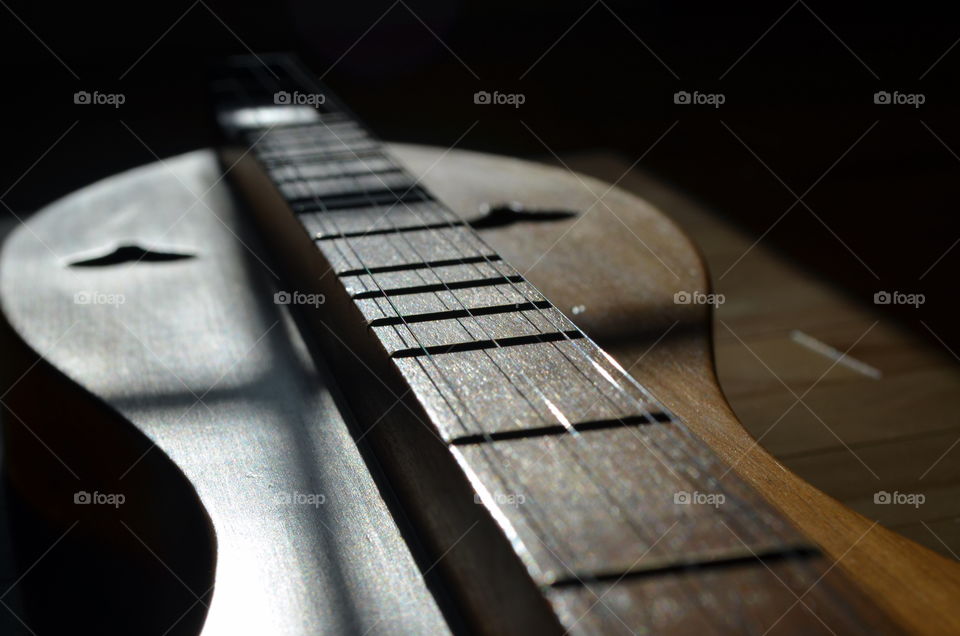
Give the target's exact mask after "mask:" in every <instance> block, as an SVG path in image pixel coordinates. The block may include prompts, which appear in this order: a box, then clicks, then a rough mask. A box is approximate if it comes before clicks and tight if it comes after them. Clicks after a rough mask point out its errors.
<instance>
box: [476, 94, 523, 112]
mask: <svg viewBox="0 0 960 636" xmlns="http://www.w3.org/2000/svg"><path fill="white" fill-rule="evenodd" d="M526 101H527V96H526V95H524V94H523V93H501V92H500V91H493V92H492V93H491V92H489V91H477V92H476V93H474V94H473V103H474V104H480V105H488V104H494V105H497V106H503V105H507V106H513V107H514V108H520V106H521V104H523V103H524V102H526Z"/></svg>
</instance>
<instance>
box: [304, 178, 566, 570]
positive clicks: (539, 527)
mask: <svg viewBox="0 0 960 636" xmlns="http://www.w3.org/2000/svg"><path fill="white" fill-rule="evenodd" d="M294 170H297V171H298V172H299V168H298V167H296V166H294ZM365 194H367V199H368V202H371V203H372V201H371V199H370V198H369V196H368V193H365ZM314 200H315V203H316V204H317V205H319V206H321V209H322V210H323V211H324V212H327V213H329V210H328V209H327V208H326V206H325V205H324V203H323V202H322V200H320V199H318V198H317V197H314ZM322 216H323V217H324V218H327V215H326V214H323V215H322ZM328 220H329V221H330V223H331V224H332V225H333V226H334V231H335V232H336V234H338V235H342V234H343V232H342V231H341V230H340V228H339V225H338V224H337V223H336V221H335V220H334V219H333V218H328ZM340 240H343V242H344V244H345V245H346V246H347V247H348V248H349V249H350V251H351V252H353V254H354V257H355V259H356V260H357V262H358V263H359V264H360V265H361V267H362V268H363V269H364V270H365V271H366V272H367V276H368V277H369V278H370V279H371V281H372V282H373V283H374V284H375V285H376V286H377V288H378V290H379V291H380V293H381V295H383V297H384V298H386V299H387V300H388V303H389V304H390V306H391V308H392V310H393V312H394V313H395V314H396V315H397V317H399V318H400V320H401V321H402V322H403V326H404V327H406V328H407V330H408V331H409V334H410V336H411V337H413V338H414V340H415V341H416V342H417V345H418V347H419V348H420V349H421V350H422V351H423V352H424V353H425V354H426V355H427V358H428V360H429V361H430V362H431V363H432V365H433V366H434V368H435V369H436V371H437V373H438V374H439V375H440V377H441V379H442V380H443V381H444V382H445V383H446V384H447V385H448V386H449V387H450V389H451V391H453V392H454V395H455V396H456V397H457V399H458V401H459V402H460V403H461V405H462V408H463V412H464V414H466V415H468V416H470V417H471V418H472V419H473V420H474V421H475V422H476V424H477V429H478V430H480V431H481V434H482V435H483V436H484V438H485V440H486V441H488V442H493V438H492V437H491V435H490V433H489V432H487V431H486V430H485V429H484V427H483V425H482V424H481V422H480V420H479V418H478V417H477V416H476V415H475V414H474V413H473V412H472V410H471V409H470V407H469V405H468V403H467V401H466V400H465V399H464V398H463V396H462V395H461V394H460V392H459V391H457V390H456V388H455V384H454V383H453V381H452V380H450V379H449V377H448V376H447V374H446V373H445V372H444V371H443V369H442V367H441V366H440V365H439V363H438V362H437V361H436V359H435V357H434V356H433V355H432V354H431V353H430V352H429V350H428V349H427V348H426V347H425V346H424V345H423V343H422V341H421V340H420V339H419V337H418V336H417V335H416V333H415V332H414V331H413V329H411V328H410V326H409V323H408V322H407V321H406V318H405V317H404V315H403V313H402V312H401V311H400V309H399V308H398V307H397V306H396V305H395V304H394V303H393V302H392V301H390V300H389V296H388V295H387V294H386V293H385V290H384V289H383V288H382V286H381V285H380V284H379V281H377V280H376V277H375V275H374V274H373V273H372V272H371V271H370V268H369V267H368V266H367V265H366V264H365V263H364V262H363V259H362V258H360V255H359V253H357V251H356V249H355V248H354V247H353V246H352V245H350V242H349V240H346V239H338V240H336V241H334V243H335V246H334V247H335V249H337V251H338V252H340V254H341V255H343V251H342V248H341V247H340V246H339V245H338V244H337V243H339V241H340ZM394 248H395V249H397V251H398V253H399V249H398V248H396V247H395V246H394ZM411 249H413V248H412V246H411ZM401 256H402V253H401ZM418 258H420V260H421V261H423V262H426V260H424V259H423V258H422V257H420V256H419V255H418ZM345 262H348V261H346V260H345ZM434 275H436V273H435V272H434ZM418 276H419V277H420V279H421V281H422V282H424V283H426V279H424V278H423V277H422V276H421V275H420V274H419V273H418ZM437 297H438V299H439V300H440V302H441V303H443V304H444V307H447V308H448V309H449V307H448V306H447V305H446V303H445V301H443V300H442V298H440V297H439V294H437ZM381 311H382V309H381ZM457 321H458V323H459V324H460V325H461V327H462V328H463V329H464V332H465V333H467V334H468V335H469V333H470V332H469V330H467V329H466V327H465V326H463V323H462V322H460V320H459V319H457ZM393 328H394V333H396V334H397V336H398V337H399V338H401V340H404V339H405V338H404V336H403V335H401V334H400V333H399V331H398V327H397V326H396V325H394V326H393ZM484 354H486V355H487V357H488V358H489V359H490V362H491V363H492V364H493V365H494V367H495V368H496V369H497V370H498V371H500V373H501V374H503V376H504V378H506V379H507V382H508V383H509V382H511V380H510V377H509V375H508V374H507V373H506V372H505V371H504V370H503V369H502V367H501V366H500V365H499V364H498V363H497V361H496V360H494V359H493V358H492V356H490V353H489V351H487V350H484ZM417 363H418V365H419V366H420V368H421V369H422V370H423V372H424V375H425V376H426V377H427V378H428V379H429V380H430V381H431V384H433V385H434V387H435V388H436V389H437V392H438V394H439V395H440V396H441V397H442V398H444V400H445V401H447V400H446V396H445V395H444V393H443V390H442V389H441V388H440V387H439V386H438V385H437V384H436V380H434V379H433V377H432V374H430V372H429V371H428V370H427V369H426V368H424V366H423V364H422V362H421V361H420V360H419V359H418V360H417ZM521 397H523V398H524V399H525V400H526V401H527V402H528V403H529V398H528V397H527V396H525V395H523V394H521ZM447 402H448V401H447ZM448 408H449V410H450V412H451V413H452V414H453V415H454V416H455V417H456V418H457V419H458V420H459V421H460V423H461V426H462V427H463V429H464V432H465V433H468V434H469V433H470V429H468V428H467V426H466V423H465V422H464V420H463V417H462V416H461V415H460V413H459V411H458V409H457V408H456V407H454V406H453V405H452V404H449V402H448ZM530 408H531V410H532V411H533V412H534V413H536V407H535V406H534V405H533V404H532V403H530ZM481 452H482V453H483V454H484V456H485V459H486V460H487V464H488V465H489V466H490V467H491V468H492V469H493V470H494V473H495V474H496V475H497V477H498V479H500V481H501V482H503V483H508V481H507V479H506V478H505V477H504V475H502V474H500V471H499V465H498V462H496V461H492V459H500V460H502V459H503V458H502V457H495V458H491V457H490V456H489V455H490V454H491V453H493V447H492V446H490V445H489V444H484V445H482V451H481ZM491 503H493V502H491ZM522 513H523V515H524V516H525V517H526V522H527V523H528V524H529V525H530V526H531V528H532V529H535V531H537V532H539V533H540V534H541V535H542V536H544V537H550V536H553V537H554V540H557V537H558V536H562V535H559V534H558V533H557V528H556V527H554V528H553V530H554V532H552V533H551V532H549V531H545V529H544V527H543V523H545V522H546V523H549V525H551V526H552V525H553V522H552V521H551V520H550V518H549V515H542V519H541V518H538V517H535V516H531V515H530V514H529V513H528V512H527V510H526V509H522ZM557 543H560V541H557ZM568 550H569V546H568ZM527 551H528V552H530V551H529V550H527ZM531 554H532V552H531Z"/></svg>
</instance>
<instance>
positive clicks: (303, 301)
mask: <svg viewBox="0 0 960 636" xmlns="http://www.w3.org/2000/svg"><path fill="white" fill-rule="evenodd" d="M325 302H327V297H326V296H324V295H323V294H305V293H303V292H298V291H292V292H290V291H278V292H277V293H275V294H274V295H273V303H274V304H275V305H311V306H313V307H319V306H320V305H322V304H323V303H325Z"/></svg>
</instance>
